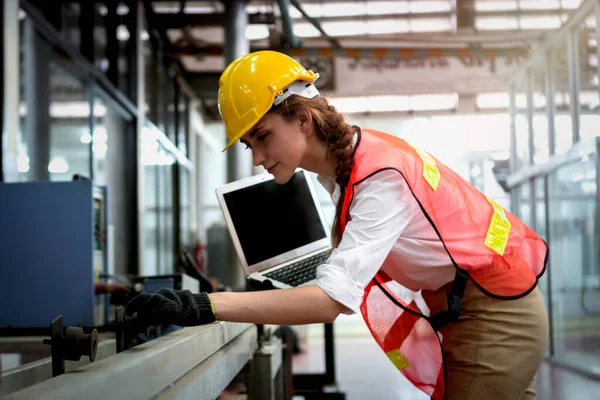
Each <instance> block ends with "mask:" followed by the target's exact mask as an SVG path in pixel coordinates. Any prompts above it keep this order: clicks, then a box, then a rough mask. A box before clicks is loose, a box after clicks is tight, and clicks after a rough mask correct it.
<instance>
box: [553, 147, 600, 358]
mask: <svg viewBox="0 0 600 400" xmlns="http://www.w3.org/2000/svg"><path fill="white" fill-rule="evenodd" d="M548 179H549V207H550V208H549V216H550V226H549V229H550V243H551V246H550V262H551V264H550V268H551V269H552V279H551V280H552V282H551V283H552V288H551V290H552V316H551V317H552V318H553V332H552V336H553V340H554V351H555V354H554V355H555V357H556V358H557V359H558V360H560V361H563V362H568V363H570V364H574V365H577V366H579V367H581V368H585V369H590V370H597V368H599V367H600V337H599V336H598V332H599V330H598V328H599V327H600V271H599V264H598V246H597V244H598V238H597V235H598V232H597V212H598V210H597V204H598V203H597V187H596V158H595V156H594V157H590V158H584V159H583V160H581V161H579V162H576V163H573V164H570V165H566V166H564V167H562V168H560V169H559V170H557V171H556V172H554V173H553V174H551V175H550V176H549V177H548Z"/></svg>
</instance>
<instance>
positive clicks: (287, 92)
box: [273, 81, 319, 106]
mask: <svg viewBox="0 0 600 400" xmlns="http://www.w3.org/2000/svg"><path fill="white" fill-rule="evenodd" d="M293 94H295V95H298V96H302V97H305V98H307V99H312V98H313V97H317V96H318V95H319V91H318V90H317V88H316V87H315V85H314V83H312V82H307V81H296V82H294V83H291V84H289V85H288V86H287V87H286V88H285V89H283V93H282V94H281V95H279V94H278V95H276V96H275V100H273V105H275V106H278V105H280V104H281V103H283V101H284V100H285V99H287V98H288V97H290V96H291V95H293Z"/></svg>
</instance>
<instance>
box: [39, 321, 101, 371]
mask: <svg viewBox="0 0 600 400" xmlns="http://www.w3.org/2000/svg"><path fill="white" fill-rule="evenodd" d="M50 330H51V339H44V341H43V343H44V344H48V345H50V346H51V353H52V377H56V376H58V375H62V374H64V373H65V360H69V361H79V359H80V358H81V356H89V358H90V362H94V361H95V360H96V352H97V350H98V331H97V330H96V329H94V330H93V331H92V333H90V334H86V333H85V332H84V331H83V329H82V328H80V327H77V326H67V327H66V328H65V327H64V325H63V316H62V315H59V316H58V317H56V318H55V319H54V321H52V324H51V325H50Z"/></svg>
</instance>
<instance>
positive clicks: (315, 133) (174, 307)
mask: <svg viewBox="0 0 600 400" xmlns="http://www.w3.org/2000/svg"><path fill="white" fill-rule="evenodd" d="M317 78H318V74H316V73H314V72H312V71H310V70H308V71H307V70H306V69H305V68H304V67H302V65H300V64H299V63H298V62H296V61H295V60H294V59H292V58H290V57H288V56H286V55H284V54H281V53H277V52H272V51H259V52H255V53H251V54H248V55H245V56H243V57H241V58H239V59H237V60H235V61H233V62H232V63H231V64H230V65H229V66H228V67H227V68H226V70H225V71H224V72H223V74H222V76H221V78H220V81H219V110H220V113H221V117H222V119H223V122H224V123H225V126H226V131H227V136H228V139H229V143H228V145H227V147H226V149H227V148H229V147H230V146H231V145H233V144H234V143H236V142H237V141H238V140H239V141H240V142H241V143H243V144H245V145H246V147H247V149H248V150H249V151H252V157H253V161H254V165H256V166H259V165H262V166H263V167H264V168H265V169H266V170H267V171H268V172H269V173H271V174H273V175H274V177H275V180H276V181H277V182H278V183H280V184H283V183H285V182H287V181H288V180H289V179H290V178H291V177H292V175H293V173H294V171H295V170H296V168H299V167H300V168H303V169H306V170H308V171H312V172H314V173H316V174H318V179H319V181H320V182H321V183H322V185H323V186H324V187H325V188H326V189H327V190H328V191H329V192H330V193H331V197H332V200H333V202H334V204H336V205H337V208H336V215H335V220H334V223H333V227H332V240H333V247H334V251H333V252H332V254H331V255H330V257H329V258H328V259H327V261H326V262H325V263H324V264H323V265H321V266H320V267H319V268H318V270H317V280H316V283H315V284H312V285H306V286H301V287H296V288H292V289H283V290H269V291H259V292H244V293H235V292H221V293H211V294H206V293H199V294H192V293H190V292H189V291H173V290H166V289H163V290H161V291H159V292H157V293H154V294H149V293H142V294H140V295H138V296H137V297H135V298H134V299H133V300H131V302H130V303H129V304H128V305H127V308H126V314H127V315H133V314H134V313H137V319H138V320H139V321H141V322H143V323H145V324H148V325H154V324H161V323H172V324H176V325H181V326H191V325H200V324H205V323H211V322H213V321H215V320H220V321H233V322H249V323H257V324H274V325H299V324H310V323H324V322H332V321H334V320H335V319H336V317H337V316H338V315H339V314H340V313H347V314H351V313H357V312H360V313H362V315H363V317H364V320H365V322H366V324H367V325H368V327H369V329H370V331H371V333H372V334H373V337H374V339H375V340H376V341H377V343H378V344H379V345H380V346H381V348H382V349H383V351H384V352H385V353H386V355H387V356H388V357H389V359H390V361H391V362H392V363H393V364H394V365H395V366H396V367H397V368H398V369H399V370H400V371H401V372H402V373H403V374H404V375H405V376H406V377H407V378H408V379H409V380H410V381H411V382H412V383H413V384H414V385H415V386H416V387H418V388H419V389H421V390H422V391H424V392H425V393H427V394H428V395H429V396H430V397H431V398H433V399H436V400H437V399H444V398H446V399H462V400H464V399H486V400H492V399H506V400H508V399H511V400H513V399H534V398H535V377H536V373H537V370H538V367H539V365H540V363H541V361H542V358H543V356H544V353H545V350H546V346H547V343H548V320H547V313H546V309H545V304H544V300H543V297H542V295H541V293H540V291H539V289H538V288H537V280H538V278H539V277H540V276H541V275H542V274H543V272H544V270H545V265H546V259H547V254H548V249H547V247H546V244H545V243H544V241H543V240H542V239H541V238H540V237H539V236H537V235H536V234H535V233H534V232H533V231H532V230H531V229H530V228H529V227H527V226H526V225H525V224H524V223H523V222H521V221H520V220H519V219H517V218H516V217H515V216H514V215H512V214H510V213H509V212H508V211H506V210H504V209H503V208H502V207H501V206H499V205H498V204H497V203H496V202H494V201H493V200H491V199H489V198H487V197H486V196H485V195H483V194H482V193H481V192H479V191H478V190H477V189H475V188H474V187H473V186H471V185H470V184H469V183H467V182H466V181H465V180H463V179H462V178H461V177H459V175H457V174H456V173H455V172H454V171H452V170H450V169H449V168H447V167H446V166H444V165H443V164H442V163H440V162H439V161H438V160H436V159H435V158H433V157H432V156H431V155H429V154H428V153H426V152H425V151H423V150H421V149H419V148H416V147H413V146H412V145H410V144H409V143H407V142H406V141H404V140H402V139H400V138H397V137H394V136H392V135H388V134H385V133H382V132H377V131H374V130H369V129H362V128H360V127H357V126H351V125H349V124H347V123H346V122H345V120H344V117H343V116H342V115H341V114H340V113H338V112H337V111H336V109H335V108H334V107H333V106H331V105H329V104H328V102H327V99H325V98H324V97H321V96H319V92H318V90H317V89H316V88H315V86H314V82H315V80H316V79H317ZM449 134H451V133H449ZM482 134H484V133H482ZM265 246H268V243H265ZM416 299H417V301H415V300H416Z"/></svg>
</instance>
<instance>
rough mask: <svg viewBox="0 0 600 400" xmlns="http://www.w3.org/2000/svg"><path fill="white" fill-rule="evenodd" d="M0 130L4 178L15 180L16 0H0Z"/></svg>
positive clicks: (17, 136) (17, 133)
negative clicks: (0, 102)
mask: <svg viewBox="0 0 600 400" xmlns="http://www.w3.org/2000/svg"><path fill="white" fill-rule="evenodd" d="M1 7H2V36H3V38H2V50H0V51H1V52H2V55H3V59H4V60H3V63H2V74H3V75H2V83H3V85H2V109H1V111H0V112H2V125H1V128H0V129H2V134H1V135H0V153H2V156H1V157H0V163H1V164H2V168H1V170H2V174H1V175H2V176H0V178H2V179H4V180H5V181H6V182H15V181H18V180H19V172H18V171H17V158H18V155H19V147H18V144H19V103H20V96H19V91H20V87H19V84H20V83H19V81H20V78H21V74H20V72H19V67H20V65H19V64H20V63H19V37H20V33H19V0H2V3H1Z"/></svg>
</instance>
